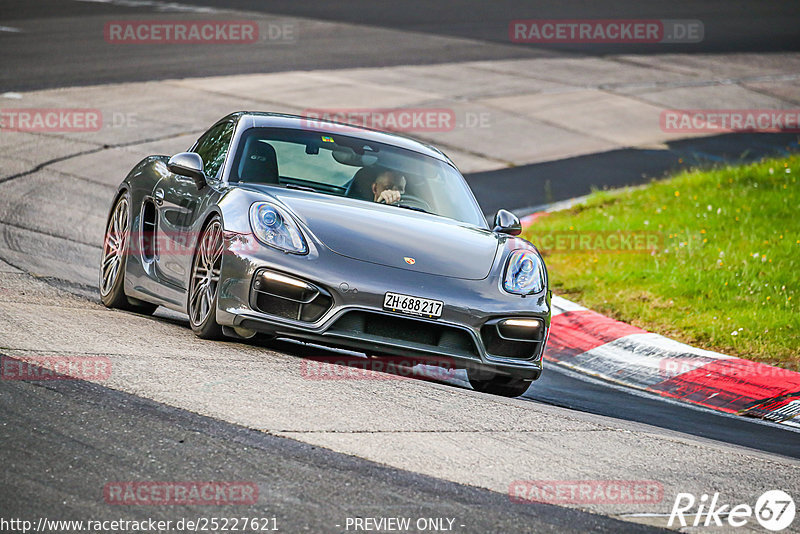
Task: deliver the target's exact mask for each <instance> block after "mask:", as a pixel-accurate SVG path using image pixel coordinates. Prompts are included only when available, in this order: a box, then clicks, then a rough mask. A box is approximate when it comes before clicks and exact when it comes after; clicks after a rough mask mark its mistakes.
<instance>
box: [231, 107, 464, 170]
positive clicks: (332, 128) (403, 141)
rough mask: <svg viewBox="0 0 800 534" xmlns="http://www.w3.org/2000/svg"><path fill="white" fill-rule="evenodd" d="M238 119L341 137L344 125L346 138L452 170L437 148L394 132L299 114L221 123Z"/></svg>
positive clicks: (248, 114)
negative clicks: (399, 151) (405, 152)
mask: <svg viewBox="0 0 800 534" xmlns="http://www.w3.org/2000/svg"><path fill="white" fill-rule="evenodd" d="M237 116H238V117H239V123H240V124H242V123H243V122H244V123H245V124H246V126H247V127H248V128H289V129H294V130H305V131H311V132H319V133H321V134H326V133H327V134H333V135H337V134H338V135H341V134H342V133H343V132H342V126H343V125H345V126H347V131H346V132H345V133H346V134H347V135H353V136H356V137H359V138H361V139H364V140H365V141H375V142H376V143H385V144H387V145H394V146H397V147H400V148H405V149H407V150H413V151H414V152H419V153H420V154H424V155H426V156H430V157H432V158H436V159H438V160H441V161H444V162H445V163H448V164H450V165H452V166H453V167H455V165H454V164H453V162H452V161H450V159H449V158H448V157H447V156H445V155H444V153H443V152H442V151H440V150H439V149H437V148H435V147H433V146H431V145H428V144H425V143H421V142H419V141H417V140H415V139H411V138H410V137H405V136H403V135H399V134H395V133H389V132H381V131H378V130H372V129H370V128H364V127H362V126H355V125H352V124H346V123H341V122H334V121H326V120H322V119H316V118H311V117H302V116H300V115H288V114H284V113H270V112H265V111H238V112H236V113H231V114H230V115H228V116H227V117H225V119H223V120H230V119H233V118H236V117H237ZM248 123H249V124H248Z"/></svg>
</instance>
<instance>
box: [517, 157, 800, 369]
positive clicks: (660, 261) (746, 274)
mask: <svg viewBox="0 0 800 534" xmlns="http://www.w3.org/2000/svg"><path fill="white" fill-rule="evenodd" d="M798 175H800V155H795V156H791V157H788V158H785V159H770V160H763V161H761V162H758V163H755V164H750V165H741V166H725V167H719V168H715V169H712V170H691V171H685V172H682V173H680V174H677V175H675V176H673V177H671V178H669V179H666V180H663V181H657V182H653V183H651V184H649V185H648V186H646V187H643V188H634V189H629V190H623V191H612V192H596V193H593V194H592V195H590V197H589V198H588V199H587V201H586V202H585V203H583V204H580V205H577V206H575V207H574V208H572V209H569V210H565V211H561V212H557V213H553V214H550V215H548V216H546V217H542V218H540V219H539V220H537V221H536V222H535V223H534V224H533V225H532V226H531V227H530V228H529V229H528V230H527V231H526V233H525V237H526V238H527V239H529V240H531V241H532V242H533V243H534V244H536V245H537V246H539V247H540V249H543V250H542V252H543V254H544V256H545V262H546V263H547V267H548V271H549V274H550V285H551V287H552V289H553V291H554V292H555V293H557V294H559V295H562V296H564V297H566V298H568V299H570V300H574V301H577V302H579V303H580V304H582V305H584V306H587V307H589V308H591V309H593V310H596V311H598V312H600V313H604V314H606V315H609V316H611V317H614V318H615V319H618V320H621V321H625V322H628V323H631V324H634V325H636V326H639V327H641V328H644V329H647V330H650V331H652V332H657V333H659V334H663V335H665V336H668V337H671V338H674V339H677V340H679V341H683V342H685V343H689V344H691V345H695V346H698V347H702V348H707V349H711V350H716V351H719V352H723V353H726V354H731V355H735V356H739V357H742V358H747V359H751V360H757V361H762V362H765V363H769V364H772V365H779V366H782V367H789V368H792V369H794V370H798V366H799V365H800V302H798V301H800V294H798V289H800V183H798ZM581 240H582V241H581ZM620 248H624V249H626V250H620ZM629 249H633V250H632V251H631V250H629Z"/></svg>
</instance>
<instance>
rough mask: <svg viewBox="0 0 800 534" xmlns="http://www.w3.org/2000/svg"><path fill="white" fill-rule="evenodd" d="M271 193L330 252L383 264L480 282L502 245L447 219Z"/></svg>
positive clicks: (358, 202) (493, 237)
mask: <svg viewBox="0 0 800 534" xmlns="http://www.w3.org/2000/svg"><path fill="white" fill-rule="evenodd" d="M269 194H270V195H271V196H274V197H276V198H277V199H278V200H280V201H281V202H282V203H283V204H285V205H287V206H288V207H289V208H290V209H291V210H292V211H293V212H294V213H295V215H297V217H298V218H300V219H301V220H302V221H303V223H304V224H305V225H306V226H307V227H308V228H309V229H310V230H311V232H312V233H313V234H314V235H315V236H316V237H317V239H319V240H320V241H321V242H322V243H323V244H324V245H325V246H326V247H327V248H329V249H330V250H331V251H333V252H335V253H337V254H340V255H342V256H347V257H349V258H354V259H357V260H362V261H367V262H371V263H376V264H379V265H386V266H388V267H396V268H399V269H405V270H409V271H417V272H422V273H428V274H436V275H441V276H449V277H454V278H463V279H468V280H482V279H484V278H486V277H487V276H488V275H489V272H490V271H491V269H492V265H493V264H494V259H495V256H496V254H497V248H498V246H499V240H498V238H497V236H496V235H495V234H494V233H492V232H490V231H488V230H484V229H480V228H476V227H474V226H470V225H467V224H465V223H460V222H458V221H454V220H452V219H447V218H445V217H438V216H436V215H430V214H426V213H419V212H415V211H412V210H406V209H403V208H398V207H396V206H386V205H384V204H375V203H371V202H364V201H362V200H354V199H349V198H342V197H337V196H327V195H322V194H317V193H309V192H305V191H297V190H291V189H277V188H269Z"/></svg>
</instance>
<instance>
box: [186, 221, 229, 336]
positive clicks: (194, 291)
mask: <svg viewBox="0 0 800 534" xmlns="http://www.w3.org/2000/svg"><path fill="white" fill-rule="evenodd" d="M223 247H224V241H223V237H222V221H221V220H220V218H219V216H218V215H215V216H214V217H212V218H211V220H209V221H208V223H207V224H206V226H205V228H203V231H202V232H201V234H200V239H198V240H197V249H196V250H195V252H194V258H193V259H192V275H191V278H190V279H189V294H188V296H187V299H186V313H188V314H189V324H190V325H191V327H192V331H193V332H194V333H195V335H196V336H197V337H199V338H202V339H221V338H222V337H223V334H222V327H221V326H220V325H219V323H217V298H218V296H219V282H220V271H221V267H222V251H223Z"/></svg>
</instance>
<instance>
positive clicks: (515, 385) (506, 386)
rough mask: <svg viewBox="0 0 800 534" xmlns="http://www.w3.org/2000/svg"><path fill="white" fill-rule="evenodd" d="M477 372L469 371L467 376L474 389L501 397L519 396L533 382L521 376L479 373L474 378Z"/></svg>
mask: <svg viewBox="0 0 800 534" xmlns="http://www.w3.org/2000/svg"><path fill="white" fill-rule="evenodd" d="M473 374H475V372H474V371H473V372H470V371H467V377H468V378H469V383H470V385H471V386H472V389H474V390H475V391H480V392H481V393H490V394H492V395H499V396H501V397H519V396H520V395H522V394H523V393H525V392H526V391H528V388H529V387H530V385H531V383H530V382H528V381H525V380H521V379H519V378H514V377H511V376H505V375H490V376H485V375H484V374H477V376H476V377H475V378H473Z"/></svg>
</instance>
